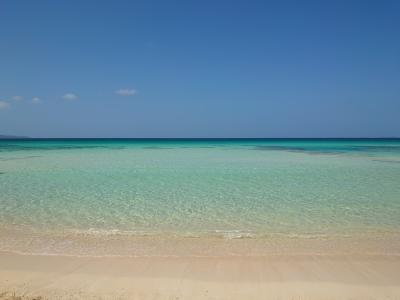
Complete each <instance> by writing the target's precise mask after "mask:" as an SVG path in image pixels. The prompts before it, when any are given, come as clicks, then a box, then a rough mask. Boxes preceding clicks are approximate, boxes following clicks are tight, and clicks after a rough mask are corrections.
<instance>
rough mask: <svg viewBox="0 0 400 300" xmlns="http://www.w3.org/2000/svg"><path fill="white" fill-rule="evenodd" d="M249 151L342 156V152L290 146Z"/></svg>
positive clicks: (263, 147)
mask: <svg viewBox="0 0 400 300" xmlns="http://www.w3.org/2000/svg"><path fill="white" fill-rule="evenodd" d="M250 150H256V151H287V152H294V153H304V154H309V155H337V154H343V153H344V152H343V151H335V150H324V151H321V150H320V149H307V148H302V147H290V146H287V147H285V146H259V145H257V146H254V148H251V149H250Z"/></svg>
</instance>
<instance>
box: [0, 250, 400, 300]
mask: <svg viewBox="0 0 400 300" xmlns="http://www.w3.org/2000/svg"><path fill="white" fill-rule="evenodd" d="M2 293H3V295H2ZM12 293H15V295H19V296H22V297H23V298H22V299H34V298H35V297H38V296H41V297H43V299H143V300H145V299H194V300H195V299H231V300H235V299H282V300H283V299H363V300H364V299H400V256H396V255H370V256H345V255H340V256H328V255H322V256H321V255H318V256H312V255H304V256H301V255H294V256H290V255H282V256H276V255H275V256H264V257H244V256H241V257H232V256H231V257H138V258H126V257H125V258H123V257H102V258H93V257H92V258H89V257H67V256H34V255H18V254H12V253H0V299H17V298H16V297H14V298H12V297H11V298H10V295H11V294H12Z"/></svg>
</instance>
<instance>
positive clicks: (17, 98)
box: [11, 96, 24, 101]
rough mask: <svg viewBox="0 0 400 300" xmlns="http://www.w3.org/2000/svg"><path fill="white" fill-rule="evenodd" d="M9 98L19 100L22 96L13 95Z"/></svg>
mask: <svg viewBox="0 0 400 300" xmlns="http://www.w3.org/2000/svg"><path fill="white" fill-rule="evenodd" d="M11 99H12V100H14V101H21V100H22V99H24V98H23V97H22V96H13V97H12V98H11Z"/></svg>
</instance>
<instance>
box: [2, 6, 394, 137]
mask: <svg viewBox="0 0 400 300" xmlns="http://www.w3.org/2000/svg"><path fill="white" fill-rule="evenodd" d="M0 134H8V135H22V136H30V137H132V138H134V137H160V138H163V137H194V138H195V137H202V138H206V137H394V136H400V1H378V0H377V1H367V0H365V1H354V0H347V1H340V0H337V1H320V0H318V1H307V0H304V1H286V0H283V1H266V0H264V1H252V0H249V1H244V0H243V1H236V0H229V1H223V0H213V1H207V0H202V1H190V0H185V1H174V0H171V1H133V0H130V1H121V0H115V1H111V0H110V1H105V0H104V1H103V0H99V1H90V0H85V1H74V0H68V1H53V0H52V1H42V0H37V1H22V0H1V1H0Z"/></svg>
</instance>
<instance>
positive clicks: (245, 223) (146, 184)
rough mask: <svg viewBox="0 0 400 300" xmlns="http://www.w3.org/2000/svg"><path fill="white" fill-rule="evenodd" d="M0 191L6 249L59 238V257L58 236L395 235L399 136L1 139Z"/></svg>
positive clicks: (399, 205)
mask: <svg viewBox="0 0 400 300" xmlns="http://www.w3.org/2000/svg"><path fill="white" fill-rule="evenodd" d="M0 191H1V192H0V226H1V228H2V232H3V234H2V237H3V238H2V241H1V243H0V250H2V249H3V250H7V251H12V250H16V251H17V250H18V247H20V248H21V247H22V246H21V245H23V247H24V249H25V251H27V250H26V249H27V247H28V246H27V243H28V242H29V243H30V245H32V243H33V244H35V243H36V244H40V246H41V247H39V248H40V249H47V250H49V249H50V250H49V251H50V252H51V246H49V247H50V248H49V247H47V246H43V245H46V241H47V240H51V238H49V237H57V239H58V240H57V241H58V242H57V247H60V243H61V245H64V246H65V249H62V250H63V251H66V252H68V250H69V249H68V247H69V245H72V244H74V242H71V241H70V240H67V239H65V240H64V242H62V241H63V237H64V236H65V237H68V239H73V238H74V237H77V238H79V239H81V238H82V237H84V238H86V239H87V238H88V237H90V239H96V238H99V239H103V238H110V236H112V237H113V238H115V237H118V238H120V239H126V238H127V237H129V238H131V237H139V238H142V237H152V238H161V239H163V240H164V241H165V240H166V239H168V238H169V237H171V238H172V237H173V238H179V239H180V238H182V239H189V238H200V239H201V238H205V239H210V238H222V239H228V240H230V239H238V238H241V239H270V238H276V237H278V238H284V239H292V238H299V239H327V238H328V239H330V238H358V237H365V239H369V238H371V239H373V238H382V237H384V236H395V237H397V236H398V235H399V234H400V218H399V216H400V140H398V139H351V140H349V139H343V140H340V139H315V140H312V139H310V140H296V139H236V140H229V139H221V140H140V139H139V140H138V139H111V140H107V139H82V140H80V139H76V140H58V139H57V140H34V139H32V140H0ZM27 232H28V233H29V234H28V235H27ZM19 233H21V234H19ZM29 235H30V236H34V237H35V240H34V241H32V239H30V240H29V241H27V236H29ZM38 241H39V242H38ZM29 243H28V245H29ZM71 243H72V244H71ZM75 244H76V243H75ZM95 244H96V243H95ZM53 245H54V243H53ZM71 247H72V246H71ZM28 248H29V247H28ZM60 251H61V250H60ZM61 252H62V251H61Z"/></svg>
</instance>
